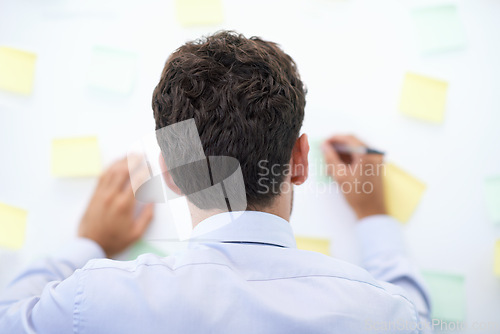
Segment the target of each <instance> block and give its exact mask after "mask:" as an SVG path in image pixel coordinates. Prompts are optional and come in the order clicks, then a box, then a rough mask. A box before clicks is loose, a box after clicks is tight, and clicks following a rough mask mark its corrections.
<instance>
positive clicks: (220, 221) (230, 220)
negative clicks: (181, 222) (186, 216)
mask: <svg viewBox="0 0 500 334" xmlns="http://www.w3.org/2000/svg"><path fill="white" fill-rule="evenodd" d="M190 241H196V242H204V241H211V242H213V241H215V242H243V243H244V242H248V243H264V244H271V245H277V246H282V247H289V248H296V247H297V246H296V244H295V238H294V236H293V231H292V227H291V226H290V223H289V222H287V221H286V220H284V219H283V218H281V217H278V216H276V215H273V214H270V213H266V212H260V211H235V212H224V213H219V214H216V215H213V216H210V217H209V218H207V219H205V220H203V221H201V222H200V223H199V224H198V225H197V226H196V227H195V228H194V229H193V233H192V236H191V239H190Z"/></svg>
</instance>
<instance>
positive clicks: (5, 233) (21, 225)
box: [0, 203, 28, 249]
mask: <svg viewBox="0 0 500 334" xmlns="http://www.w3.org/2000/svg"><path fill="white" fill-rule="evenodd" d="M27 216H28V212H26V211H25V210H23V209H20V208H16V207H13V206H10V205H7V204H3V203H0V247H5V248H10V249H20V248H21V247H22V246H23V244H24V238H25V234H26V219H27Z"/></svg>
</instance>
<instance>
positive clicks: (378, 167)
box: [322, 136, 386, 219]
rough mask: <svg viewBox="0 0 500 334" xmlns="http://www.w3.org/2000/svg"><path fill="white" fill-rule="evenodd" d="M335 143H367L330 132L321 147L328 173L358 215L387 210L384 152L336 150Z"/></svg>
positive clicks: (374, 213) (353, 145) (362, 216)
mask: <svg viewBox="0 0 500 334" xmlns="http://www.w3.org/2000/svg"><path fill="white" fill-rule="evenodd" d="M334 145H343V146H348V147H358V146H363V147H367V146H366V145H365V144H364V143H363V142H361V141H360V140H359V139H358V138H356V137H354V136H333V137H331V138H329V139H327V140H326V141H325V142H324V143H323V145H322V150H323V154H324V157H325V162H326V164H327V173H328V175H330V176H331V177H333V178H334V179H335V180H336V181H337V183H338V185H339V188H340V190H341V191H342V193H343V194H344V196H345V198H346V200H347V202H348V203H349V205H350V206H351V207H352V209H353V210H354V212H355V213H356V216H357V217H358V219H361V218H364V217H368V216H371V215H376V214H386V209H385V201H384V192H383V180H382V177H383V174H384V173H385V167H384V166H383V156H382V155H380V154H359V153H351V154H344V153H338V152H337V151H336V150H335V148H334Z"/></svg>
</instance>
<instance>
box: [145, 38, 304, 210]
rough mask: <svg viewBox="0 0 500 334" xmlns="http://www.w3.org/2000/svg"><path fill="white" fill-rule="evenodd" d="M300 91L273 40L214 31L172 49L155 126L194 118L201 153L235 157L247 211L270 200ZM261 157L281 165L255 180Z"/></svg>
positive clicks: (296, 123)
mask: <svg viewBox="0 0 500 334" xmlns="http://www.w3.org/2000/svg"><path fill="white" fill-rule="evenodd" d="M305 94H306V90H305V87H304V85H303V83H302V81H301V80H300V76H299V73H298V70H297V66H296V64H295V62H294V61H293V59H292V58H291V57H290V56H289V55H287V54H286V53H285V52H283V50H281V48H280V47H279V46H278V45H277V44H275V43H273V42H268V41H265V40H263V39H261V38H259V37H251V38H246V37H244V36H243V35H241V34H237V33H235V32H232V31H220V32H217V33H215V34H214V35H211V36H208V37H204V38H201V39H198V40H196V41H191V42H188V43H186V44H184V45H182V46H181V47H180V48H178V49H177V50H176V51H175V52H174V53H172V55H171V56H170V57H169V58H168V60H167V61H166V64H165V67H164V69H163V72H162V75H161V79H160V82H159V84H158V85H157V86H156V88H155V90H154V93H153V102H152V105H153V110H154V117H155V121H156V129H157V130H158V129H161V128H163V127H165V126H168V125H171V124H174V123H177V122H180V121H184V120H187V119H190V118H194V120H195V123H196V126H197V128H198V132H199V135H200V139H201V142H202V145H203V149H204V151H205V155H206V156H230V157H234V158H236V159H237V160H238V161H239V162H240V165H241V170H242V174H243V178H244V182H245V189H246V196H247V203H248V207H249V209H251V208H256V207H265V206H268V205H270V204H271V203H272V200H273V198H274V197H275V196H276V195H277V194H278V192H279V190H275V191H273V190H272V189H276V187H271V184H278V185H280V184H281V183H282V182H283V180H284V177H285V169H286V166H287V164H288V163H289V161H290V158H291V152H292V148H293V146H294V143H295V141H296V140H297V138H298V136H299V131H300V128H301V126H302V122H303V119H304V108H305ZM159 144H160V147H161V146H162V143H159ZM162 151H163V148H162ZM163 155H164V157H165V152H163ZM265 160H267V165H268V166H273V165H279V166H280V168H281V170H280V172H277V170H278V168H275V170H274V171H275V172H277V173H276V175H268V176H266V179H260V175H259V173H261V172H262V170H260V167H259V161H265ZM277 189H279V187H278V188H277Z"/></svg>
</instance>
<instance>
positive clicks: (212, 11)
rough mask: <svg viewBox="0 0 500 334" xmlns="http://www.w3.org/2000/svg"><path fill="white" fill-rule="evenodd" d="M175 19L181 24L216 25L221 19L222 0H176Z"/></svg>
mask: <svg viewBox="0 0 500 334" xmlns="http://www.w3.org/2000/svg"><path fill="white" fill-rule="evenodd" d="M175 12H176V16H177V20H178V21H179V22H180V24H181V25H183V26H186V27H188V26H200V25H217V24H220V23H221V22H222V21H223V19H224V16H223V10H222V0H176V1H175Z"/></svg>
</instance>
